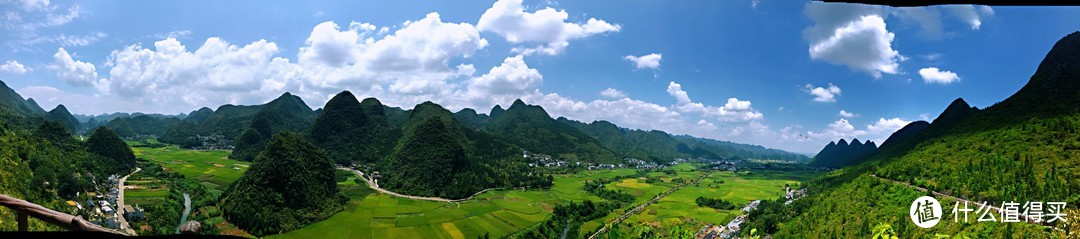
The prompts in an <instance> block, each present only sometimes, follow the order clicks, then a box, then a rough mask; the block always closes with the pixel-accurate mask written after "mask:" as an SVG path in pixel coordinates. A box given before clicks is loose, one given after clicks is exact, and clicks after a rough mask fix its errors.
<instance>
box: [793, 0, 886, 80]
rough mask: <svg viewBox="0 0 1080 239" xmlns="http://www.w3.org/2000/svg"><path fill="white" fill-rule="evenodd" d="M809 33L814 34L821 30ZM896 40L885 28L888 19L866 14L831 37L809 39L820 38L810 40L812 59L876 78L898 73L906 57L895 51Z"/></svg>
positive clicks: (812, 37)
mask: <svg viewBox="0 0 1080 239" xmlns="http://www.w3.org/2000/svg"><path fill="white" fill-rule="evenodd" d="M808 9H812V8H808ZM815 27H819V26H815ZM812 28H813V27H812ZM806 32H808V33H811V34H814V33H815V32H817V31H806ZM894 37H895V36H894V35H893V33H892V32H889V31H888V30H887V29H885V19H884V18H882V17H881V16H878V15H865V16H861V17H858V18H857V19H853V20H851V21H850V22H847V23H846V24H843V25H841V26H839V27H837V28H835V29H832V32H831V33H830V34H828V35H823V36H808V39H816V40H811V41H810V42H811V43H810V58H811V59H814V60H824V61H825V62H828V63H831V64H835V65H846V66H848V67H850V68H852V69H855V70H860V71H863V72H866V73H868V74H870V75H871V76H873V77H874V78H879V77H881V74H882V73H885V74H896V73H898V72H899V68H900V64H899V61H900V60H901V58H902V56H901V55H900V52H899V51H896V50H894V49H893V48H892V41H893V38H894Z"/></svg>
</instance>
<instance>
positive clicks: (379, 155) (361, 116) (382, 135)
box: [307, 91, 401, 165]
mask: <svg viewBox="0 0 1080 239" xmlns="http://www.w3.org/2000/svg"><path fill="white" fill-rule="evenodd" d="M307 132H308V134H307V138H308V140H309V141H311V143H312V144H314V145H315V146H318V147H320V148H322V149H324V150H326V151H327V152H328V153H329V154H330V157H331V158H333V159H334V161H335V162H336V163H338V164H342V165H348V164H352V163H354V162H355V163H366V164H374V163H378V162H379V161H380V160H382V159H383V158H385V157H387V156H389V155H390V153H391V152H392V151H393V149H394V144H395V143H396V142H397V138H398V137H400V136H399V135H400V134H401V133H400V129H397V127H395V126H394V125H392V124H391V123H390V122H389V120H388V119H387V116H386V115H385V109H384V106H383V105H382V103H380V102H379V101H378V100H376V99H374V98H368V99H365V100H364V103H361V102H359V101H357V100H356V97H355V96H353V94H352V92H349V91H343V92H341V93H339V94H337V95H335V96H334V97H333V98H331V99H330V101H329V102H327V103H326V106H325V107H324V108H323V110H322V112H321V113H320V114H319V116H318V117H317V118H316V119H315V122H314V123H313V124H312V126H311V128H310V130H308V131H307Z"/></svg>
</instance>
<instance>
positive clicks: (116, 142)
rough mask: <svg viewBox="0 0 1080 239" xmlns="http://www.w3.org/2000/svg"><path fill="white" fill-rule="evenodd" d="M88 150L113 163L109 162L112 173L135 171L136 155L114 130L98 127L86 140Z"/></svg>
mask: <svg viewBox="0 0 1080 239" xmlns="http://www.w3.org/2000/svg"><path fill="white" fill-rule="evenodd" d="M86 149H87V151H90V152H91V153H95V154H97V155H101V156H104V157H105V158H107V159H110V160H112V161H109V162H107V163H106V164H107V165H108V167H111V168H113V170H109V171H111V172H117V173H118V172H127V171H131V170H133V169H135V154H134V153H132V152H131V148H130V147H128V145H127V143H124V140H122V139H120V136H118V135H116V133H114V132H113V131H112V130H109V129H108V128H105V127H98V128H97V129H95V130H94V132H93V133H92V134H90V138H89V139H87V140H86Z"/></svg>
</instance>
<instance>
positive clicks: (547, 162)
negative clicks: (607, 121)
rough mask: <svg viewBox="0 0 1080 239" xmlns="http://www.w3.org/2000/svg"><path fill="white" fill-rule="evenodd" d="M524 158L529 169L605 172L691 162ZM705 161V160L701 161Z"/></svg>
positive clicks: (537, 155) (531, 155)
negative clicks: (613, 162) (611, 161)
mask: <svg viewBox="0 0 1080 239" xmlns="http://www.w3.org/2000/svg"><path fill="white" fill-rule="evenodd" d="M521 157H522V158H525V159H526V160H528V161H529V167H546V168H562V167H568V166H574V167H585V168H587V169H589V170H604V169H617V168H636V169H657V168H666V167H668V166H674V165H678V164H679V163H685V162H688V161H690V159H686V158H675V159H673V160H672V161H671V162H669V163H666V164H657V163H655V162H649V161H644V160H641V159H636V158H623V162H625V163H619V164H605V163H588V162H586V163H583V162H574V163H573V164H571V163H568V162H566V160H562V159H555V158H553V157H551V156H550V155H546V154H540V153H533V152H529V151H522V154H521ZM699 160H704V159H699Z"/></svg>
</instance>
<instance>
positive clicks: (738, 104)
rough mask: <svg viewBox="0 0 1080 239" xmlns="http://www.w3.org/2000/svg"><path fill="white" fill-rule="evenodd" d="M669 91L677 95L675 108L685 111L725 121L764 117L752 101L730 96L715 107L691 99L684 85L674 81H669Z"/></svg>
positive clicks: (673, 95)
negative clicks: (722, 104) (725, 101)
mask: <svg viewBox="0 0 1080 239" xmlns="http://www.w3.org/2000/svg"><path fill="white" fill-rule="evenodd" d="M667 92H668V94H669V95H671V96H672V97H675V101H676V104H675V106H674V109H675V110H677V111H679V112H684V113H700V114H702V115H704V116H709V117H714V118H716V119H717V120H720V121H724V122H747V121H753V120H758V119H762V118H763V117H764V115H763V114H761V112H758V111H757V110H755V109H754V108H753V107H751V106H750V104H751V103H750V101H744V100H739V99H738V98H728V100H727V103H725V104H724V106H720V107H715V106H709V105H705V104H703V103H699V102H694V101H692V100H690V96H689V94H687V92H686V91H685V90H683V89H682V85H681V84H679V83H675V82H674V81H672V82H670V83H668V87H667Z"/></svg>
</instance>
